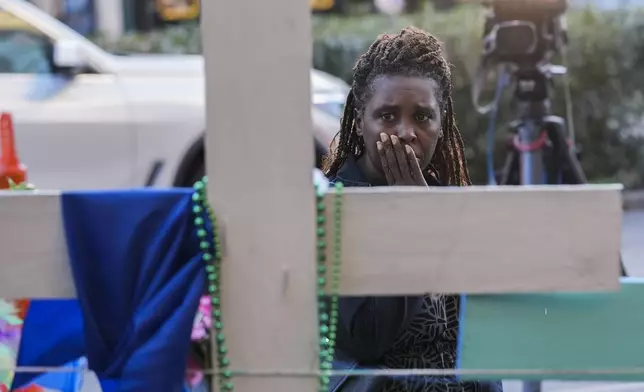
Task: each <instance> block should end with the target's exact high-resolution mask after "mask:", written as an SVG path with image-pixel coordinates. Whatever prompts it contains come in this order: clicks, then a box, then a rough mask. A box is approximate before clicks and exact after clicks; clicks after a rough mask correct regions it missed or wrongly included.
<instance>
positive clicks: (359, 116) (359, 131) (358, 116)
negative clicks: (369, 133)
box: [353, 109, 362, 137]
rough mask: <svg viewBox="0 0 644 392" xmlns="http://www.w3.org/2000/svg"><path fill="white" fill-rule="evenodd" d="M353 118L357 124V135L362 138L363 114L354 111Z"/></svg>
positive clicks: (356, 110)
mask: <svg viewBox="0 0 644 392" xmlns="http://www.w3.org/2000/svg"><path fill="white" fill-rule="evenodd" d="M353 118H355V122H356V134H357V135H358V136H360V137H362V113H361V112H360V111H359V110H358V109H354V112H353Z"/></svg>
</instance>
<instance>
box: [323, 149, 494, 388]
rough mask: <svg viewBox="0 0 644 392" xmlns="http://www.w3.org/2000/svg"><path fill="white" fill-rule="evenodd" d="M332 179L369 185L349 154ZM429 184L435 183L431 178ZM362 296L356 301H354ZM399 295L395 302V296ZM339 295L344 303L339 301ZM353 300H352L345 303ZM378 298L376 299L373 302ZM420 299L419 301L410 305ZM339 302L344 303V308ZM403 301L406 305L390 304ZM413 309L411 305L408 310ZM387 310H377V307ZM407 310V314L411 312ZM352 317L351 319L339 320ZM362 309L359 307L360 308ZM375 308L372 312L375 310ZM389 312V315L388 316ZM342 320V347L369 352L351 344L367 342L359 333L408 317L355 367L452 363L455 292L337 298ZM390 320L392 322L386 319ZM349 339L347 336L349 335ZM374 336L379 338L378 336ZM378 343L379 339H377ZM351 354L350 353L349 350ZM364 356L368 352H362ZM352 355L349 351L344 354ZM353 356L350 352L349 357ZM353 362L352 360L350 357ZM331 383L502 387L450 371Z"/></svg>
mask: <svg viewBox="0 0 644 392" xmlns="http://www.w3.org/2000/svg"><path fill="white" fill-rule="evenodd" d="M331 180H339V181H342V182H343V183H344V184H345V185H346V186H370V185H369V184H368V183H367V182H365V181H364V180H363V177H362V175H361V174H360V172H359V171H358V168H357V165H356V164H355V161H353V160H352V159H351V158H350V159H348V160H347V163H345V165H344V166H343V167H342V168H341V170H340V172H339V173H338V176H337V177H336V178H334V179H331ZM428 180H429V181H433V182H432V183H431V184H430V185H432V186H440V184H439V183H438V182H437V181H436V180H435V179H431V178H430V179H428ZM361 300H362V301H363V303H362V304H360V303H359V302H358V301H361ZM396 300H398V301H399V302H395V301H396ZM343 301H344V303H343ZM349 301H352V304H350V303H349ZM378 301H379V302H378ZM418 302H420V304H419V306H417V305H413V304H417V303H418ZM343 306H344V309H343ZM387 306H389V307H391V309H388V310H385V309H379V307H387ZM400 306H404V307H405V310H404V311H401V310H400V309H395V308H396V307H398V308H399V307H400ZM349 307H351V308H352V309H351V311H352V312H354V313H351V314H349V313H348V312H347V308H349ZM412 309H413V311H411V310H412ZM383 310H384V311H385V312H389V313H387V314H384V315H383V314H382V311H383ZM410 311H411V314H409V315H408V314H407V312H410ZM343 312H344V318H345V319H346V318H348V317H351V318H352V319H351V320H342V317H343ZM360 312H362V313H360ZM378 312H380V314H377V315H374V313H378ZM388 314H389V316H388ZM364 315H368V316H370V317H368V320H357V318H360V317H361V316H364ZM340 317H341V321H343V322H344V323H346V325H349V327H348V328H347V329H351V328H353V330H352V331H349V332H345V334H351V333H353V335H355V336H353V339H355V340H352V341H351V344H349V343H345V346H346V347H345V350H349V349H351V350H353V351H352V352H353V353H360V354H361V355H362V353H363V352H369V353H370V354H371V355H369V356H368V357H370V358H372V357H373V352H374V350H373V348H372V347H356V346H360V345H365V344H367V343H366V342H367V341H368V340H362V339H361V337H360V336H359V335H360V334H361V333H366V331H370V328H369V327H373V323H377V322H382V321H385V323H387V322H390V320H391V318H393V317H399V318H403V319H408V323H406V324H405V322H401V323H402V325H404V328H403V329H402V330H400V331H398V332H397V333H395V334H394V335H392V336H395V338H394V339H393V340H392V341H393V344H388V345H387V346H386V347H387V348H386V350H384V353H382V354H377V355H378V358H379V359H377V360H375V361H374V360H373V359H370V360H369V363H361V361H357V362H358V364H357V365H358V367H377V368H382V367H384V368H391V369H423V368H424V369H449V368H452V369H453V368H454V367H455V366H456V351H457V348H456V345H457V336H458V319H459V297H458V296H443V295H425V296H424V297H421V298H419V297H407V300H404V299H403V298H390V299H388V300H387V299H383V300H375V299H374V298H364V299H358V298H353V299H351V300H342V299H341V303H340ZM390 324H391V325H394V324H395V323H393V322H391V323H390ZM388 328H389V333H391V326H385V325H378V326H376V328H375V329H376V330H377V331H378V332H377V333H376V335H379V334H385V332H384V331H385V330H387V329H388ZM348 339H350V338H348ZM378 340H383V339H382V336H379V339H378ZM341 343H342V340H341V339H339V340H338V349H339V350H341V349H342V348H343V347H342V344H341ZM378 344H380V341H379V342H378ZM349 354H351V353H349ZM365 356H366V357H367V355H365ZM349 357H350V359H351V357H352V356H351V355H349ZM356 357H357V355H356V354H354V356H353V359H355V358H356ZM353 362H356V361H353ZM343 381H344V382H345V383H346V384H347V385H344V386H343V384H342V382H340V383H337V384H335V385H333V386H332V391H334V392H349V391H350V392H502V386H501V382H476V381H470V382H459V381H457V380H456V378H455V377H439V378H437V377H422V376H416V377H395V378H383V379H379V380H377V381H374V380H370V381H367V382H357V383H353V384H352V383H351V382H347V381H348V380H346V379H345V380H343Z"/></svg>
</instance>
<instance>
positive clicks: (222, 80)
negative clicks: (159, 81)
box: [201, 0, 621, 392]
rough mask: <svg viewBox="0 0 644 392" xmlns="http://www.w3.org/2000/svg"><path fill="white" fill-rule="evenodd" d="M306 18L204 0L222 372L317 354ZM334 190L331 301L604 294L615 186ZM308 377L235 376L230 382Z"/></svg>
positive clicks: (616, 222) (616, 206)
mask: <svg viewBox="0 0 644 392" xmlns="http://www.w3.org/2000/svg"><path fill="white" fill-rule="evenodd" d="M310 20H311V18H310V10H309V3H308V2H306V1H291V0H272V1H259V0H255V1H253V0H237V1H224V0H213V1H204V2H203V10H202V17H201V21H202V26H203V46H204V55H205V59H206V62H205V64H206V75H207V76H206V91H207V95H206V96H207V109H206V110H207V128H208V132H207V135H206V148H207V157H206V161H207V174H208V177H209V180H210V181H209V194H210V198H211V203H212V205H213V206H214V209H215V212H216V214H217V215H218V216H219V219H220V220H221V222H223V225H224V226H225V240H224V260H223V263H224V264H223V272H222V274H223V275H222V279H223V287H222V292H223V293H225V294H223V308H222V312H223V314H225V321H224V322H225V328H226V330H227V331H228V332H227V334H228V335H229V336H228V342H229V351H230V359H231V363H232V366H233V367H234V368H235V369H238V370H239V369H242V370H244V371H247V372H250V373H252V372H271V371H294V372H298V371H299V372H307V371H308V372H312V371H313V370H314V369H315V368H316V363H317V362H316V361H317V351H316V350H317V342H318V335H317V318H316V309H317V307H316V306H315V303H316V296H315V292H316V291H315V283H316V282H315V279H316V273H315V262H314V260H315V253H314V252H315V205H314V202H315V198H314V188H313V186H312V183H311V168H312V167H313V150H312V149H311V148H310V146H311V137H312V136H311V131H310V130H311V120H310V117H309V116H310V110H309V105H310V91H309V69H310V67H311V64H312V57H311V46H312V45H311V23H310ZM344 193H345V196H344V198H345V202H344V214H343V225H344V226H343V235H344V237H343V244H344V245H343V250H342V263H343V264H342V269H343V274H342V278H341V279H342V281H341V291H342V293H343V294H345V295H359V294H360V295H362V294H373V295H388V294H422V293H425V292H428V291H433V292H442V293H503V292H543V291H605V290H615V289H617V288H618V277H619V264H618V260H617V255H618V253H619V247H620V231H621V199H620V191H619V187H616V186H585V187H563V188H556V189H553V188H533V189H526V188H503V189H496V188H476V187H473V188H471V189H440V190H431V191H428V190H425V189H409V188H407V189H403V188H400V189H396V188H384V189H379V188H367V189H345V191H344ZM332 200H333V196H327V200H326V202H327V205H328V206H329V208H331V205H332V204H331V203H332ZM316 383H317V379H316V378H315V377H310V378H293V377H290V378H289V377H272V378H262V377H237V378H236V379H235V384H236V388H237V390H239V391H243V392H251V391H271V392H273V391H274V392H291V391H292V392H305V391H315V390H316V385H317V384H316Z"/></svg>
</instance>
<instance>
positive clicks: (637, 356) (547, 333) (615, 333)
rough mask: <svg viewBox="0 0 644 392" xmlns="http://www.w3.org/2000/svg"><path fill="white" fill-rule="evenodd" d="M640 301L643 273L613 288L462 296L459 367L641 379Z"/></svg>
mask: <svg viewBox="0 0 644 392" xmlns="http://www.w3.org/2000/svg"><path fill="white" fill-rule="evenodd" d="M643 308H644V280H643V279H639V278H623V279H622V285H621V290H619V291H618V292H614V293H586V294H577V293H574V294H573V293H562V294H508V295H493V296H492V295H474V296H472V295H468V296H464V297H463V298H462V299H461V323H460V342H459V353H458V358H459V360H458V367H459V368H460V369H476V370H488V371H494V374H490V373H482V374H469V375H468V376H467V378H469V379H523V380H525V379H557V380H602V381H644V354H643V353H644V339H643V338H642V332H643V331H644V312H642V311H641V310H642V309H643ZM539 369H540V370H539ZM525 370H531V371H530V372H525ZM522 371H523V372H522ZM463 378H465V376H463Z"/></svg>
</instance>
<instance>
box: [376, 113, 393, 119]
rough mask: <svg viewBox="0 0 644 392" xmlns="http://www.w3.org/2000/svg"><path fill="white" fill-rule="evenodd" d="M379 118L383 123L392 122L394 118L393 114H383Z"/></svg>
mask: <svg viewBox="0 0 644 392" xmlns="http://www.w3.org/2000/svg"><path fill="white" fill-rule="evenodd" d="M380 118H381V119H382V120H384V121H394V120H395V119H396V116H394V114H393V113H383V114H381V115H380Z"/></svg>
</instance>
